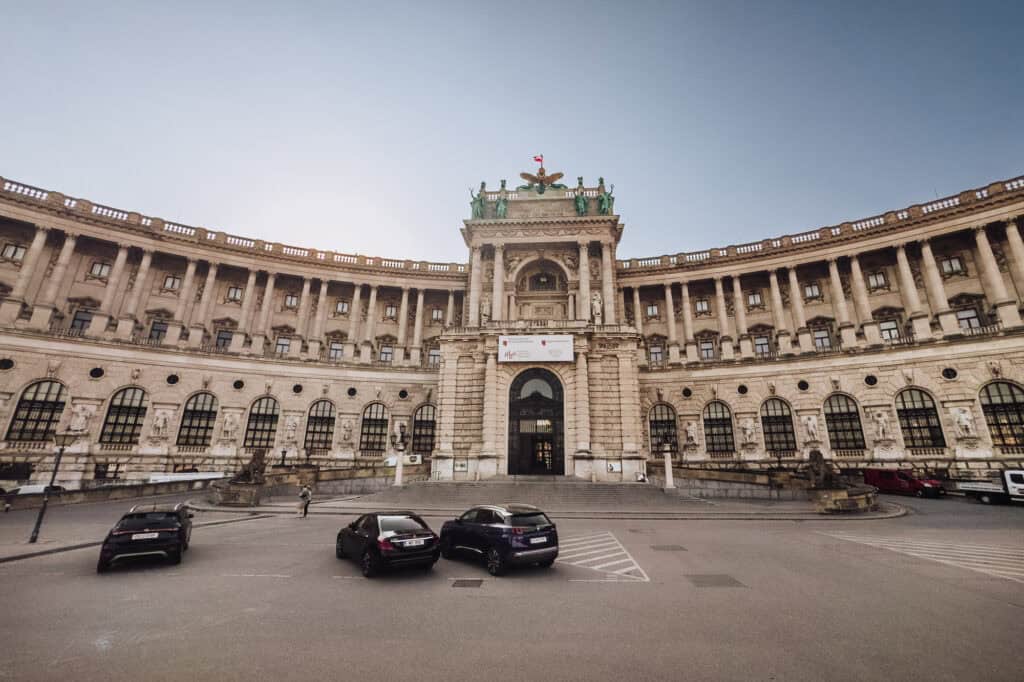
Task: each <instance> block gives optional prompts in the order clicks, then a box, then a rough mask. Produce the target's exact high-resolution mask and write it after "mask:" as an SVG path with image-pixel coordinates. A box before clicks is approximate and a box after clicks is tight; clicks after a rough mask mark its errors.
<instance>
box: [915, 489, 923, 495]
mask: <svg viewBox="0 0 1024 682" xmlns="http://www.w3.org/2000/svg"><path fill="white" fill-rule="evenodd" d="M914 495H915V496H917V497H924V488H918V489H917V490H915V491H914Z"/></svg>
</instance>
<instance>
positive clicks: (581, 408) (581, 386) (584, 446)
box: [566, 351, 590, 474]
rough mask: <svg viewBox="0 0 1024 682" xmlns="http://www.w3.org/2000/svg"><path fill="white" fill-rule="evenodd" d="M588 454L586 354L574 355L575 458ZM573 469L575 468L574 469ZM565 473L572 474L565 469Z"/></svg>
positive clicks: (588, 375)
mask: <svg viewBox="0 0 1024 682" xmlns="http://www.w3.org/2000/svg"><path fill="white" fill-rule="evenodd" d="M589 454H590V371H589V369H588V367H587V354H586V353H585V352H583V351H580V352H578V353H576V456H577V457H579V456H580V455H589ZM574 468H575V467H574ZM566 473H567V474H569V473H574V472H573V471H571V470H569V469H568V468H566Z"/></svg>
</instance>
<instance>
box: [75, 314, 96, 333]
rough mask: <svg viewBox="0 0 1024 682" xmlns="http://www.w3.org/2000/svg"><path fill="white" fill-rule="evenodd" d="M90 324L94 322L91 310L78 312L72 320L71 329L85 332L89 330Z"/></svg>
mask: <svg viewBox="0 0 1024 682" xmlns="http://www.w3.org/2000/svg"><path fill="white" fill-rule="evenodd" d="M90 322H92V311H91V310H76V311H75V316H74V317H73V318H71V329H72V331H77V332H84V331H85V330H86V329H88V328H89V323H90Z"/></svg>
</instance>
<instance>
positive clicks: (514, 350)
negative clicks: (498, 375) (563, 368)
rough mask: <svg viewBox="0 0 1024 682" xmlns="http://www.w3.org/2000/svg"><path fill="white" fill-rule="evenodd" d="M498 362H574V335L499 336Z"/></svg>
mask: <svg viewBox="0 0 1024 682" xmlns="http://www.w3.org/2000/svg"><path fill="white" fill-rule="evenodd" d="M498 362H572V335H571V334H537V335H531V336H499V337H498Z"/></svg>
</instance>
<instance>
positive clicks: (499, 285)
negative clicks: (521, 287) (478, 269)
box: [491, 244, 505, 320]
mask: <svg viewBox="0 0 1024 682" xmlns="http://www.w3.org/2000/svg"><path fill="white" fill-rule="evenodd" d="M504 303H505V247H504V246H502V245H501V244H495V245H494V281H493V286H492V288H491V319H492V320H504V319H505V315H504Z"/></svg>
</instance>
